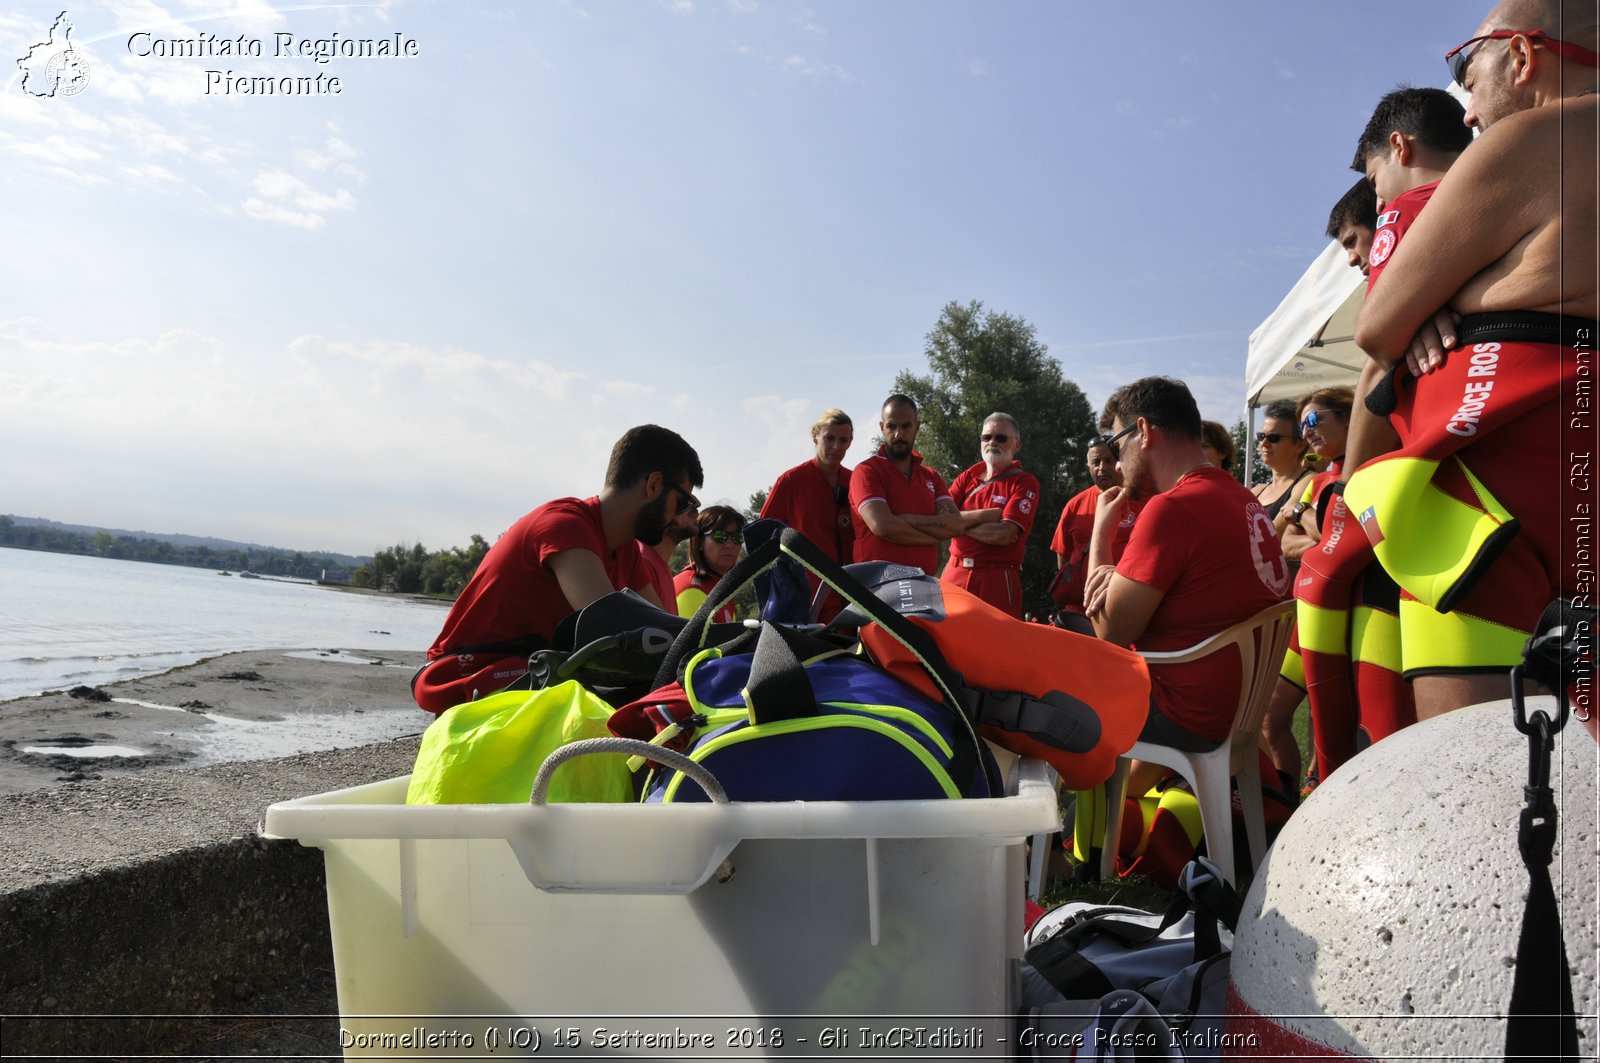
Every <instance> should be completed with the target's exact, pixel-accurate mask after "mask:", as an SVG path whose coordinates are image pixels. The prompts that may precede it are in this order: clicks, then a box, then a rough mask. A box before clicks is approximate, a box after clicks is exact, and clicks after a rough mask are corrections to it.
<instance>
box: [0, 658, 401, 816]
mask: <svg viewBox="0 0 1600 1063" xmlns="http://www.w3.org/2000/svg"><path fill="white" fill-rule="evenodd" d="M423 659H424V654H423V653H422V651H420V650H419V651H408V652H400V653H396V652H394V651H390V650H362V649H343V648H340V649H332V648H306V649H267V650H247V651H237V652H231V653H224V654H220V655H216V656H211V657H206V658H203V659H201V660H199V661H197V662H195V663H193V664H188V665H181V666H179V667H176V668H172V669H169V670H167V671H164V672H159V673H156V674H154V675H148V676H139V677H135V678H131V679H124V680H119V681H117V682H113V683H106V684H103V685H101V686H97V687H75V688H73V689H72V690H58V691H49V692H46V693H43V694H34V695H28V696H24V697H19V698H12V699H8V700H6V701H4V702H0V794H11V793H22V792H26V791H29V790H37V789H44V788H51V787H58V786H62V785H66V784H70V783H76V782H85V781H93V780H96V779H103V778H112V777H118V776H128V775H139V774H142V773H144V772H147V771H151V770H154V769H160V768H173V767H204V766H208V765H213V764H227V763H237V762H244V761H254V760H266V759H272V758H276V757H284V756H291V755H294V754H297V753H309V752H315V751H319V750H327V749H343V748H349V747H354V746H361V745H366V744H369V743H373V742H383V741H389V740H393V739H396V738H401V737H407V736H411V735H416V734H419V733H420V732H421V731H422V730H423V729H424V728H425V727H426V726H427V725H428V724H429V723H430V722H432V720H433V717H432V716H430V715H429V714H427V713H425V712H423V711H422V710H420V709H418V708H417V707H416V704H415V703H414V702H413V701H412V700H411V693H410V679H411V675H412V673H413V672H414V671H415V670H416V668H417V667H418V666H420V665H421V663H422V661H423Z"/></svg>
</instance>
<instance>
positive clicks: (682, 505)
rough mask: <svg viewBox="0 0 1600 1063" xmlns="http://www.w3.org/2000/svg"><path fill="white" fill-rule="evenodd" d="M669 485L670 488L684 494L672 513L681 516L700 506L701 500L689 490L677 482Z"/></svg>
mask: <svg viewBox="0 0 1600 1063" xmlns="http://www.w3.org/2000/svg"><path fill="white" fill-rule="evenodd" d="M667 487H668V489H669V490H673V491H676V492H678V494H680V495H682V496H683V497H682V498H680V499H678V508H677V509H675V510H673V511H672V515H673V516H674V517H681V516H683V515H684V514H685V513H688V512H689V511H690V510H694V509H699V508H700V500H699V499H698V498H696V497H694V495H692V494H690V493H689V492H688V491H685V490H684V489H683V488H681V487H679V486H678V485H677V484H668V485H667Z"/></svg>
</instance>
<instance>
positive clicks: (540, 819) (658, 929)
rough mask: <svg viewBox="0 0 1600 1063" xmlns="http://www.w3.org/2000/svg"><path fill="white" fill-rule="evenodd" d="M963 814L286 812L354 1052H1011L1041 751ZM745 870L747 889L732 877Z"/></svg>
mask: <svg viewBox="0 0 1600 1063" xmlns="http://www.w3.org/2000/svg"><path fill="white" fill-rule="evenodd" d="M1009 774H1010V776H1011V786H1010V796H1007V797H1002V798H992V799H982V800H960V801H884V802H854V803H847V802H799V801H797V802H784V803H750V804H741V803H734V804H726V805H712V804H686V805H652V806H644V805H545V806H538V807H535V806H528V805H445V806H414V805H413V806H408V805H406V804H405V803H404V802H405V793H406V779H405V778H398V779H390V780H388V781H387V782H380V783H374V784H372V785H369V786H360V787H355V788H352V789H348V790H338V791H334V792H332V793H326V794H319V795H316V796H314V797H305V798H301V799H299V800H295V801H285V802H282V803H279V804H276V805H273V806H272V807H271V808H270V809H268V810H267V818H266V825H265V829H266V833H267V834H268V835H269V836H273V837H280V838H297V839H299V840H300V841H301V842H302V843H304V844H306V845H315V846H318V847H320V848H321V849H322V850H323V851H324V854H325V857H326V862H327V878H328V918H329V923H330V925H331V929H332V934H333V952H334V966H335V971H336V976H337V979H338V987H339V1010H340V1012H341V1014H342V1021H341V1026H342V1029H341V1034H340V1040H341V1046H342V1047H343V1048H344V1050H345V1053H346V1055H347V1056H352V1057H354V1056H388V1057H393V1056H405V1055H421V1056H426V1055H463V1056H465V1055H479V1056H482V1055H533V1054H538V1055H544V1056H558V1057H559V1056H570V1055H582V1056H587V1055H612V1056H627V1057H631V1058H636V1059H638V1058H647V1059H672V1060H683V1059H692V1058H701V1057H711V1056H736V1057H739V1056H742V1057H768V1056H788V1055H801V1056H815V1055H819V1054H820V1055H826V1056H828V1057H829V1058H833V1059H850V1058H856V1057H870V1056H898V1057H900V1058H920V1057H929V1056H944V1057H946V1058H961V1059H976V1058H983V1057H997V1058H998V1057H1004V1056H1006V1055H1007V1054H1009V1051H1010V1049H1011V1047H1012V1046H1011V1044H1010V1042H1009V1041H1008V1040H1007V1038H1008V1037H1009V1036H1010V1019H1009V1018H1008V1015H1009V1013H1010V1012H1011V1010H1012V1005H1013V1003H1014V999H1015V988H1014V987H1015V983H1016V974H1015V968H1016V962H1015V961H1016V960H1017V958H1018V955H1019V950H1020V947H1021V941H1022V900H1023V873H1024V866H1023V864H1024V861H1023V857H1022V853H1021V848H1022V842H1023V840H1024V839H1025V838H1026V837H1027V836H1029V835H1031V834H1035V833H1039V832H1045V831H1053V830H1056V829H1059V827H1060V822H1061V821H1060V815H1059V813H1058V811H1057V806H1056V796H1055V787H1054V777H1053V774H1052V773H1051V772H1050V771H1049V769H1048V768H1047V767H1046V766H1044V765H1042V764H1040V763H1038V762H1034V761H1018V762H1016V763H1015V764H1014V765H1013V766H1012V769H1011V770H1010V772H1009ZM729 865H731V871H732V877H731V878H727V880H726V881H723V879H724V878H725V877H726V875H727V872H728V870H729Z"/></svg>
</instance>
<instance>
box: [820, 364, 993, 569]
mask: <svg viewBox="0 0 1600 1063" xmlns="http://www.w3.org/2000/svg"><path fill="white" fill-rule="evenodd" d="M880 416H881V418H882V420H880V421H879V422H878V431H879V432H881V433H882V434H883V447H882V448H881V449H880V450H879V451H878V452H877V453H876V454H874V455H872V456H871V457H870V458H867V459H866V460H865V461H863V462H861V463H860V464H859V465H857V466H856V467H855V471H854V472H853V473H851V474H850V508H851V511H852V513H853V520H854V522H855V531H856V539H855V556H856V560H857V561H893V562H896V563H898V564H902V565H911V566H913V567H915V568H920V569H922V571H924V572H926V573H927V574H928V575H930V576H937V575H938V574H939V544H940V543H942V542H944V541H945V540H947V539H954V538H955V537H956V536H958V535H960V534H962V533H963V532H965V531H967V530H968V529H969V528H974V527H977V526H978V525H980V524H992V523H994V522H996V521H998V520H999V519H1000V510H998V509H975V510H971V511H968V512H966V513H963V512H961V509H960V508H959V507H958V506H957V505H956V503H955V501H954V500H953V499H952V498H951V497H950V489H949V488H948V487H947V486H945V482H944V477H942V476H940V475H939V474H938V473H937V472H934V471H933V470H932V469H930V468H928V467H927V466H925V465H923V464H922V455H921V454H918V453H917V451H916V449H915V444H916V440H917V433H918V432H920V431H921V430H922V421H921V419H920V418H919V417H918V416H917V404H916V402H915V401H913V400H912V399H911V397H910V396H907V395H899V394H895V395H890V396H889V397H888V398H887V399H885V400H884V402H883V410H882V413H881V414H880Z"/></svg>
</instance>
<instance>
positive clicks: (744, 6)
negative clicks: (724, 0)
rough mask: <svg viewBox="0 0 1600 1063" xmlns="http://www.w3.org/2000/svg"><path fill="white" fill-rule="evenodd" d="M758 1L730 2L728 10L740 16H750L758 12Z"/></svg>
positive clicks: (739, 0) (740, 0)
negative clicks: (755, 11) (753, 12)
mask: <svg viewBox="0 0 1600 1063" xmlns="http://www.w3.org/2000/svg"><path fill="white" fill-rule="evenodd" d="M757 6H758V5H757V4H756V0H728V10H729V11H732V12H734V13H736V14H740V15H748V14H750V13H751V12H752V11H754V10H756V7H757Z"/></svg>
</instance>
